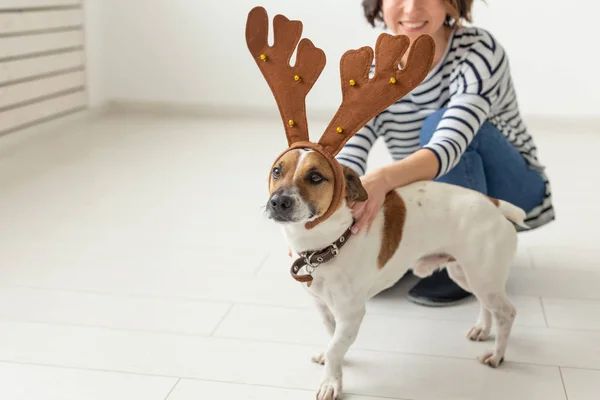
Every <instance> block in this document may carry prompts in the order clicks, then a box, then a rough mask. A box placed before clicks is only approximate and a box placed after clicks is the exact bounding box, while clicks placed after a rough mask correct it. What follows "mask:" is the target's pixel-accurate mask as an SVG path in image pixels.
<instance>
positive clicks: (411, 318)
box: [0, 302, 600, 343]
mask: <svg viewBox="0 0 600 400" xmlns="http://www.w3.org/2000/svg"><path fill="white" fill-rule="evenodd" d="M219 304H223V305H225V304H228V305H229V307H228V309H227V310H226V311H225V314H224V315H223V317H222V318H221V320H220V321H219V322H218V323H217V326H216V327H215V328H214V329H213V330H212V333H211V334H203V333H200V332H197V333H191V332H181V331H170V330H161V329H145V328H133V327H115V326H109V325H100V324H81V323H76V322H64V321H47V320H36V319H20V318H13V317H5V316H2V315H1V314H0V321H8V322H17V323H29V324H44V325H50V326H70V327H78V328H96V329H106V330H111V331H117V332H122V331H125V332H143V333H157V334H168V335H181V336H196V337H205V338H206V337H215V336H214V332H215V331H216V330H217V328H218V327H219V326H220V325H221V323H222V322H223V320H224V319H225V317H227V316H228V315H229V313H230V312H231V311H232V309H233V308H234V307H235V306H245V305H252V306H256V307H264V308H272V307H275V308H281V309H293V310H303V311H309V310H310V308H300V307H298V308H295V307H287V306H277V305H264V304H252V303H236V302H219ZM367 316H374V317H385V318H393V319H396V320H403V321H407V320H409V321H414V320H416V321H429V322H447V323H468V322H469V321H467V320H466V319H465V320H459V319H439V318H435V319H434V318H430V317H418V316H409V315H407V316H403V315H392V314H384V313H377V312H368V313H367ZM544 320H545V324H546V326H540V325H530V324H518V325H515V327H516V328H518V329H543V330H548V331H555V332H587V333H595V334H600V329H581V328H562V327H549V326H548V323H547V321H546V317H545V315H544ZM237 339H240V340H245V339H244V338H237ZM275 343H278V342H275Z"/></svg>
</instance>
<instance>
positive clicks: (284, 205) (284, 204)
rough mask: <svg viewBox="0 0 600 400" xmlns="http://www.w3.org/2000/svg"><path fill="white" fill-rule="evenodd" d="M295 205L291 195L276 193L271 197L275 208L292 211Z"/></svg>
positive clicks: (272, 205)
mask: <svg viewBox="0 0 600 400" xmlns="http://www.w3.org/2000/svg"><path fill="white" fill-rule="evenodd" d="M292 205H293V200H292V198H291V197H290V196H286V195H284V194H281V195H280V194H274V195H273V196H272V197H271V207H273V209H274V210H276V211H279V212H282V213H285V212H288V211H290V209H291V208H292Z"/></svg>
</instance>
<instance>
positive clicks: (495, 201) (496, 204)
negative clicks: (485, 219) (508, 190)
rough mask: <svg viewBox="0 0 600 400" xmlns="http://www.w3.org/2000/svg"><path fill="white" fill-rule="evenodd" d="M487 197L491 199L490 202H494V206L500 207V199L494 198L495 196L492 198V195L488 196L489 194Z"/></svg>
mask: <svg viewBox="0 0 600 400" xmlns="http://www.w3.org/2000/svg"><path fill="white" fill-rule="evenodd" d="M487 198H488V199H490V201H491V202H492V203H494V205H495V206H496V207H500V200H498V199H495V198H493V197H490V196H487Z"/></svg>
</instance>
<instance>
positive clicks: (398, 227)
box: [377, 191, 406, 269]
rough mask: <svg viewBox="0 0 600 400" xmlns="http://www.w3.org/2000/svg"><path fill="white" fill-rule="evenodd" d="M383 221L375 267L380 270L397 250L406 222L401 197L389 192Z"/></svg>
mask: <svg viewBox="0 0 600 400" xmlns="http://www.w3.org/2000/svg"><path fill="white" fill-rule="evenodd" d="M383 219H384V221H383V232H382V240H381V247H380V249H379V256H378V257H377V266H378V267H379V268H380V269H381V268H383V266H384V265H385V264H386V263H387V262H388V261H389V260H390V258H392V256H393V255H394V253H395V252H396V250H398V246H400V241H401V240H402V233H403V231H404V222H405V221H406V205H405V204H404V200H403V199H402V197H400V195H398V193H396V192H395V191H391V192H389V193H388V194H387V195H386V196H385V202H384V203H383Z"/></svg>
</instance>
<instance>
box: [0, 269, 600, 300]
mask: <svg viewBox="0 0 600 400" xmlns="http://www.w3.org/2000/svg"><path fill="white" fill-rule="evenodd" d="M523 269H525V268H523ZM599 275H600V273H599ZM249 276H251V275H249ZM273 283H274V284H277V283H279V282H273ZM3 287H5V288H22V289H31V290H39V291H48V292H70V293H82V294H95V295H99V296H117V297H132V298H138V297H139V298H150V299H165V300H182V301H190V302H206V303H221V304H222V303H227V304H230V303H232V301H231V300H218V299H210V298H204V297H186V296H177V295H155V294H150V293H131V292H124V291H112V290H93V289H74V288H68V287H51V286H38V285H21V284H10V283H9V284H7V283H0V288H3ZM508 295H509V296H510V297H512V296H516V297H525V298H536V297H544V298H548V299H556V300H571V301H582V302H600V296H599V297H594V298H589V297H585V298H584V297H570V296H554V295H550V296H548V295H543V294H539V293H538V294H514V293H508ZM375 298H377V297H375ZM234 302H235V303H239V304H249V305H261V306H271V307H276V306H277V307H286V308H294V309H310V307H294V306H280V305H276V304H264V303H255V302H251V301H250V302H246V301H237V300H235V301H234Z"/></svg>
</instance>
